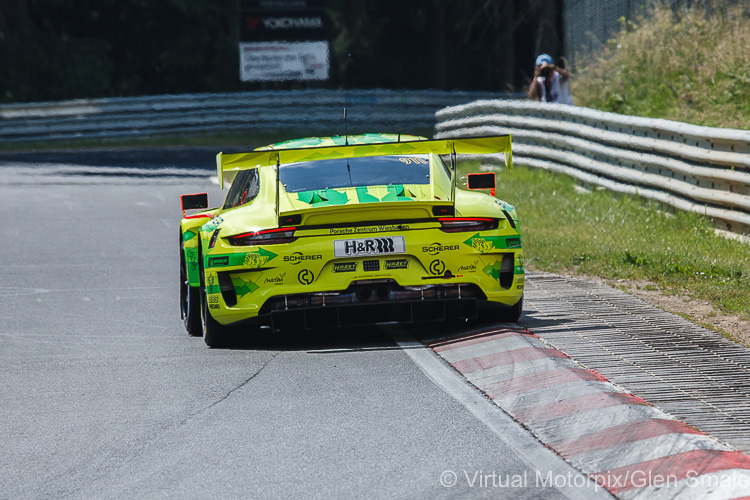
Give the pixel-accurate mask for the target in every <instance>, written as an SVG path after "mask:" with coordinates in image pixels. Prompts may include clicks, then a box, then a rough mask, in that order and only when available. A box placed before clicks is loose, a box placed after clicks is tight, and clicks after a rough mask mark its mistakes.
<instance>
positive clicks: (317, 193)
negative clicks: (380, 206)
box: [297, 184, 417, 207]
mask: <svg viewBox="0 0 750 500" xmlns="http://www.w3.org/2000/svg"><path fill="white" fill-rule="evenodd" d="M383 190H385V194H382V193H383ZM354 194H355V195H356V198H357V203H380V202H384V201H385V202H388V201H414V200H415V199H416V198H417V196H416V195H415V194H414V193H413V192H412V191H411V190H410V189H409V188H408V187H406V186H404V185H403V184H391V185H388V186H383V187H377V188H374V187H373V188H371V187H368V186H357V187H355V188H354ZM381 195H382V197H381ZM297 199H298V200H299V201H301V202H303V203H307V204H308V205H311V206H313V207H326V206H330V205H345V204H346V203H348V202H349V194H348V193H347V191H344V190H338V189H314V190H310V191H300V192H298V193H297Z"/></svg>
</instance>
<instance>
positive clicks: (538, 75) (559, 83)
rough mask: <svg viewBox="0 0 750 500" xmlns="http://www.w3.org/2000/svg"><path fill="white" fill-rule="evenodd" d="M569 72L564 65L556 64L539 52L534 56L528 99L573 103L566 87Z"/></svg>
mask: <svg viewBox="0 0 750 500" xmlns="http://www.w3.org/2000/svg"><path fill="white" fill-rule="evenodd" d="M568 78H570V73H568V70H567V69H565V68H564V67H560V66H559V65H558V66H556V65H555V62H554V61H553V60H552V57H550V56H549V55H548V54H541V55H539V57H537V58H536V67H535V68H534V79H533V80H532V81H531V86H530V87H529V99H534V100H536V101H541V102H559V103H562V104H573V99H572V97H571V96H570V91H567V92H563V90H564V88H563V87H565V88H567V84H568Z"/></svg>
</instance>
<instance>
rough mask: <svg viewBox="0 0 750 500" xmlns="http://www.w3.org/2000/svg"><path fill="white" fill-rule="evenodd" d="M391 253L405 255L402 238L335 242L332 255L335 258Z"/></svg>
mask: <svg viewBox="0 0 750 500" xmlns="http://www.w3.org/2000/svg"><path fill="white" fill-rule="evenodd" d="M393 253H406V242H405V241H404V237H403V236H384V237H379V238H359V239H354V240H335V241H334V242H333V255H334V257H336V258H340V257H354V256H358V255H380V254H393Z"/></svg>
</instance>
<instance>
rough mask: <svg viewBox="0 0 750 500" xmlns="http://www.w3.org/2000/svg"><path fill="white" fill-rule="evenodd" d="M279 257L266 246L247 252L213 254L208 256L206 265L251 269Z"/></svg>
mask: <svg viewBox="0 0 750 500" xmlns="http://www.w3.org/2000/svg"><path fill="white" fill-rule="evenodd" d="M276 257H278V255H276V254H275V253H273V252H270V251H268V250H266V249H264V248H258V249H257V250H253V251H251V252H247V253H242V252H238V253H229V254H221V255H212V256H210V257H209V258H208V262H207V263H206V267H234V266H244V267H249V268H250V269H257V268H260V267H263V266H265V265H266V264H268V262H270V261H272V260H273V259H275V258H276Z"/></svg>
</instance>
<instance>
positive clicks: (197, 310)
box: [180, 238, 203, 337]
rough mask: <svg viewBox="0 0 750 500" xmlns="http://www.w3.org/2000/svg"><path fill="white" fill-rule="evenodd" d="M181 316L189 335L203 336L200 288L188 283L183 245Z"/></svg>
mask: <svg viewBox="0 0 750 500" xmlns="http://www.w3.org/2000/svg"><path fill="white" fill-rule="evenodd" d="M180 239H182V238H180ZM180 315H181V317H182V321H183V323H185V330H187V332H188V335H190V336H191V337H198V336H200V335H203V330H202V328H201V299H200V288H199V287H197V286H190V283H189V282H188V273H187V263H186V262H185V249H184V247H183V246H182V244H180Z"/></svg>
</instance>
